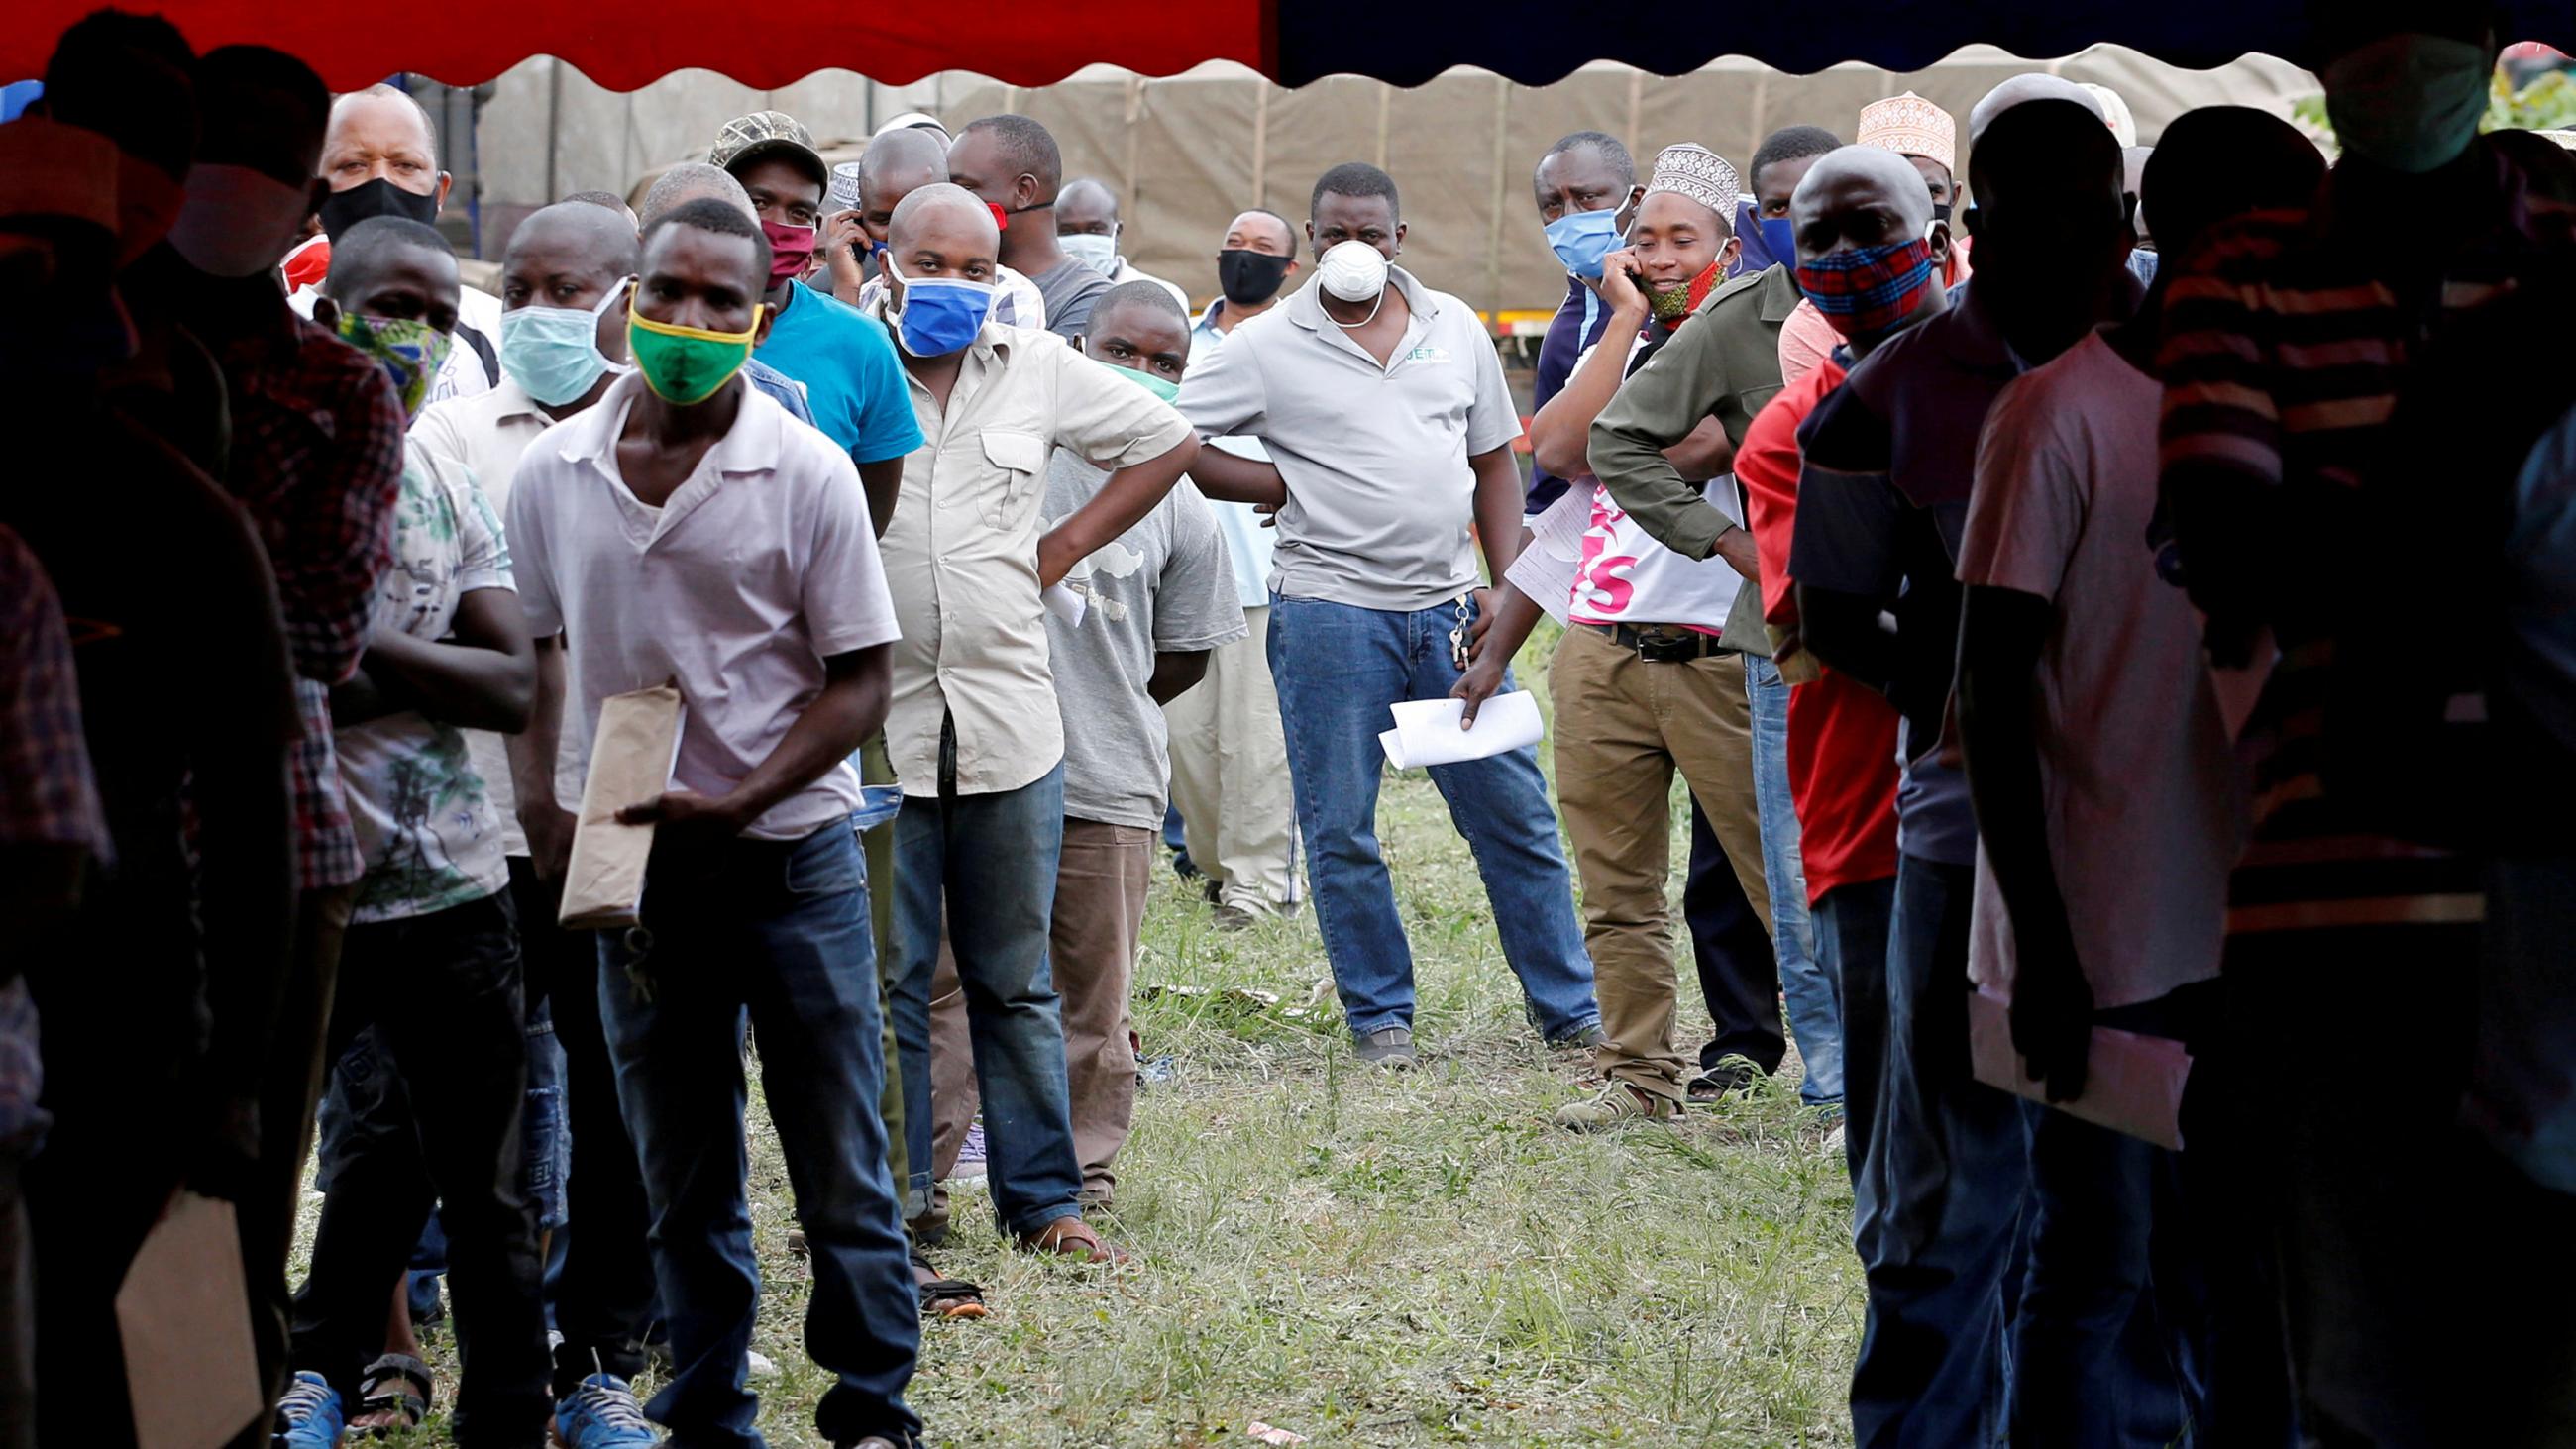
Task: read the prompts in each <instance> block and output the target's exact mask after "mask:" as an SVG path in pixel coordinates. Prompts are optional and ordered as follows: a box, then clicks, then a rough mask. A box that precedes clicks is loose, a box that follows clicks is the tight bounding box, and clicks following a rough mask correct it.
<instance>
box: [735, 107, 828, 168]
mask: <svg viewBox="0 0 2576 1449" xmlns="http://www.w3.org/2000/svg"><path fill="white" fill-rule="evenodd" d="M768 156H784V157H786V158H787V159H789V160H791V161H793V162H795V163H796V167H797V169H798V170H800V171H803V172H805V173H806V174H807V175H810V176H812V177H813V178H814V184H815V185H817V186H829V185H831V182H832V168H831V167H829V166H826V165H824V164H823V153H822V152H820V151H817V150H815V149H814V138H813V136H812V135H811V134H809V133H808V132H807V131H806V129H805V126H804V124H803V123H802V122H800V121H798V120H797V119H796V118H795V117H794V116H791V115H789V114H787V113H786V112H785V111H754V112H752V113H751V114H750V115H748V116H736V117H735V118H733V119H732V120H730V121H727V122H725V123H724V129H722V130H720V131H718V132H716V143H715V145H713V146H711V147H709V148H707V161H708V163H709V164H711V165H715V166H720V167H722V168H724V169H725V170H726V171H729V172H732V173H733V174H734V175H735V176H737V177H739V176H740V175H741V174H742V168H743V167H745V166H748V165H750V164H751V163H752V162H754V161H758V160H760V159H762V158H763V157H768Z"/></svg>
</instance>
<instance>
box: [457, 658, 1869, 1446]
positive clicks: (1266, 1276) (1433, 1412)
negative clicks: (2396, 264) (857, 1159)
mask: <svg viewBox="0 0 2576 1449" xmlns="http://www.w3.org/2000/svg"><path fill="white" fill-rule="evenodd" d="M1546 642H1547V641H1545V640H1542V641H1539V642H1538V643H1537V644H1534V645H1533V647H1532V649H1531V650H1530V651H1529V653H1528V654H1526V655H1525V656H1524V659H1523V664H1524V666H1526V667H1528V670H1529V673H1528V674H1527V675H1525V678H1524V682H1525V683H1542V684H1543V677H1544V669H1543V661H1544V658H1545V655H1544V653H1543V652H1541V651H1542V650H1543V648H1544V647H1545V644H1546ZM1530 676H1535V677H1530ZM1381 823H1382V826H1383V833H1384V838H1385V842H1386V852H1387V855H1388V858H1389V861H1390V863H1391V864H1392V867H1393V869H1394V872H1395V880H1396V890H1397V897H1398V900H1399V902H1400V904H1401V907H1402V909H1403V911H1404V915H1405V921H1406V926H1407V929H1408V931H1409V932H1410V934H1411V937H1412V941H1413V948H1414V953H1415V960H1416V972H1417V976H1418V980H1419V990H1420V997H1421V1008H1420V1012H1419V1015H1418V1016H1417V1019H1416V1030H1417V1032H1418V1033H1419V1037H1420V1040H1421V1043H1422V1046H1423V1050H1424V1060H1423V1070H1421V1071H1419V1072H1416V1073H1413V1074H1411V1075H1393V1076H1390V1075H1385V1074H1381V1073H1379V1072H1377V1071H1375V1070H1374V1069H1370V1068H1366V1067H1363V1066H1361V1065H1360V1064H1358V1063H1357V1062H1355V1061H1354V1060H1353V1058H1352V1057H1351V1055H1350V1052H1349V1047H1348V1043H1347V1039H1346V1038H1345V1036H1344V1034H1343V1032H1342V1030H1341V1021H1340V1016H1339V1012H1338V1010H1337V1009H1336V1008H1334V1007H1333V1006H1332V1005H1331V1004H1330V1001H1329V998H1327V999H1326V1003H1325V1005H1324V1007H1323V1009H1322V1010H1321V1011H1319V1012H1315V1013H1313V1014H1311V1015H1308V1016H1305V1017H1302V1018H1292V1017H1290V1016H1289V1015H1288V1014H1287V1012H1286V1010H1285V1008H1288V1007H1295V1006H1298V1005H1300V1004H1302V1003H1305V1002H1307V1001H1308V1000H1309V999H1310V997H1311V996H1312V995H1313V994H1314V992H1315V991H1316V990H1317V988H1318V986H1319V984H1320V983H1322V982H1324V981H1326V980H1327V979H1328V973H1327V971H1326V968H1325V964H1324V955H1323V949H1322V946H1321V943H1320V941H1319V940H1318V938H1317V936H1316V933H1315V928H1314V925H1313V917H1312V915H1311V914H1306V915H1301V916H1300V917H1298V918H1297V919H1295V920H1292V921H1286V922H1278V923H1271V924H1267V925H1264V926H1261V927H1259V928H1256V929H1254V930H1252V931H1248V932H1245V933H1242V934H1239V935H1228V934H1225V933H1221V932H1218V931H1215V930H1213V929H1212V928H1211V927H1210V926H1209V924H1208V919H1207V913H1206V908H1205V907H1204V906H1202V905H1200V904H1198V903H1197V901H1196V899H1195V897H1194V896H1193V895H1192V894H1191V893H1189V892H1188V891H1186V890H1184V889H1183V888H1182V887H1180V886H1179V885H1178V884H1177V883H1175V882H1173V881H1172V880H1171V878H1170V876H1169V874H1168V872H1164V873H1162V874H1163V879H1162V880H1161V882H1160V883H1159V884H1158V886H1157V889H1156V893H1155V897H1154V900H1153V904H1152V907H1151V910H1150V913H1149V915H1148V918H1147V922H1146V930H1145V953H1144V959H1143V961H1142V962H1141V963H1140V964H1139V966H1138V968H1137V984H1138V988H1139V992H1138V1002H1137V1007H1136V1022H1137V1030H1138V1031H1139V1032H1140V1033H1141V1034H1142V1036H1143V1039H1144V1043H1145V1054H1146V1055H1147V1056H1148V1057H1154V1056H1160V1055H1164V1054H1169V1055H1171V1056H1173V1057H1174V1058H1175V1059H1176V1061H1177V1064H1178V1068H1179V1072H1178V1076H1177V1078H1176V1079H1175V1080H1173V1081H1171V1082H1167V1083H1158V1084H1154V1085H1151V1086H1148V1087H1147V1088H1145V1089H1144V1091H1143V1092H1142V1094H1141V1095H1140V1098H1139V1100H1138V1103H1137V1114H1136V1133H1135V1137H1134V1138H1133V1140H1132V1141H1131V1142H1130V1143H1129V1144H1128V1146H1127V1148H1126V1150H1125V1152H1124V1153H1123V1154H1121V1156H1120V1159H1119V1179H1120V1187H1119V1203H1118V1209H1117V1211H1116V1212H1115V1213H1114V1214H1110V1215H1106V1216H1104V1217H1103V1219H1102V1227H1103V1229H1104V1231H1106V1232H1108V1233H1109V1234H1111V1235H1112V1236H1114V1237H1115V1238H1117V1239H1118V1240H1120V1241H1122V1242H1124V1243H1125V1244H1127V1245H1128V1246H1129V1247H1130V1248H1132V1249H1133V1250H1134V1251H1135V1253H1136V1255H1137V1262H1136V1263H1135V1264H1134V1265H1133V1266H1130V1267H1128V1268H1124V1269H1120V1270H1114V1271H1112V1270H1103V1269H1093V1268H1086V1267H1078V1266H1074V1265H1071V1264H1066V1263H1061V1262H1052V1261H1049V1262H1041V1261H1038V1260H1035V1259H1032V1258H1029V1257H1026V1256H1023V1255H1020V1254H1016V1253H1012V1252H1009V1251H1006V1250H1005V1249H1004V1247H1003V1246H1002V1243H1001V1241H1000V1239H999V1237H998V1236H997V1235H996V1233H995V1231H994V1229H993V1227H992V1218H991V1214H990V1211H989V1206H988V1203H987V1200H986V1199H985V1198H984V1196H983V1195H982V1193H981V1192H980V1190H978V1189H975V1188H972V1187H970V1188H968V1189H967V1190H965V1191H963V1192H961V1193H960V1194H959V1195H958V1198H957V1203H956V1213H955V1217H956V1227H955V1229H954V1230H953V1231H952V1234H951V1240H950V1243H949V1245H948V1246H947V1248H946V1249H944V1250H943V1251H942V1252H941V1254H940V1256H939V1263H940V1266H941V1268H942V1269H943V1271H946V1272H948V1273H950V1274H953V1275H955V1276H958V1277H964V1278H970V1279H973V1280H975V1281H977V1282H980V1283H981V1284H983V1285H984V1288H985V1292H986V1295H987V1298H988V1300H989V1301H990V1302H991V1304H992V1305H993V1308H994V1312H995V1316H994V1317H993V1318H991V1319H988V1320H985V1321H983V1322H981V1323H962V1324H938V1325H933V1326H931V1327H929V1328H928V1329H926V1330H925V1333H924V1340H923V1346H922V1355H921V1366H920V1372H919V1374H918V1376H917V1377H916V1378H915V1379H914V1381H913V1388H912V1393H911V1402H912V1405H913V1407H914V1408H915V1409H916V1410H917V1411H918V1412H919V1413H920V1414H921V1416H922V1418H923V1419H924V1420H925V1422H926V1423H927V1425H928V1430H929V1435H930V1438H931V1441H932V1442H933V1443H934V1444H992V1445H1013V1446H1018V1445H1033V1446H1035V1445H1049V1446H1052V1445H1065V1446H1092V1445H1234V1444H1248V1443H1250V1442H1251V1441H1249V1440H1247V1439H1246V1438H1245V1437H1244V1430H1245V1428H1246V1426H1247V1425H1248V1424H1250V1423H1251V1422H1253V1421H1255V1420H1260V1421H1264V1422H1266V1423H1269V1424H1272V1425H1276V1426H1279V1427H1282V1428H1286V1429H1290V1430H1293V1431H1295V1432H1297V1433H1301V1434H1304V1435H1307V1436H1308V1437H1309V1438H1310V1439H1311V1440H1312V1441H1313V1443H1314V1444H1316V1445H1318V1446H1324V1445H1339V1444H1350V1445H1419V1444H1452V1443H1457V1444H1494V1445H1523V1444H1531V1445H1535V1444H1635V1445H1676V1446H1684V1445H1687V1446H1728V1449H1734V1446H1759V1445H1840V1444H1847V1443H1849V1442H1850V1432H1849V1427H1848V1421H1847V1419H1846V1417H1845V1414H1844V1411H1843V1391H1844V1384H1845V1381H1846V1378H1847V1375H1848V1374H1849V1371H1850V1367H1851V1354H1852V1349H1853V1346H1854V1345H1855V1344H1856V1343H1857V1342H1858V1341H1859V1336H1860V1288H1859V1274H1858V1272H1857V1271H1856V1268H1855V1266H1854V1263H1853V1260H1852V1255H1851V1249H1850V1242H1849V1221H1850V1211H1851V1195H1850V1187H1849V1183H1848V1181H1847V1179H1846V1177H1845V1175H1844V1172H1843V1167H1842V1163H1841V1159H1840V1157H1839V1154H1834V1155H1828V1154H1826V1153H1825V1152H1824V1151H1823V1148H1822V1144H1823V1138H1824V1132H1825V1124H1823V1123H1820V1122H1818V1121H1817V1120H1816V1119H1815V1116H1814V1114H1813V1113H1810V1112H1807V1111H1804V1110H1802V1109H1801V1108H1800V1107H1799V1105H1798V1102H1797V1094H1796V1089H1795V1086H1794V1073H1793V1072H1792V1073H1784V1075H1783V1076H1782V1077H1781V1078H1779V1079H1777V1080H1775V1081H1773V1082H1771V1083H1766V1084H1764V1085H1763V1086H1762V1087H1761V1088H1760V1089H1759V1090H1758V1091H1757V1093H1756V1094H1755V1095H1754V1096H1753V1097H1752V1098H1751V1099H1750V1100H1746V1101H1741V1102H1736V1103H1731V1104H1729V1105H1728V1106H1726V1107H1724V1108H1722V1109H1718V1110H1708V1109H1697V1110H1694V1111H1693V1112H1692V1113H1691V1114H1690V1115H1689V1116H1688V1117H1687V1118H1685V1119H1684V1120H1683V1121H1681V1122H1680V1123H1679V1124H1677V1125H1675V1126H1670V1127H1666V1126H1660V1125H1657V1126H1644V1127H1636V1128H1631V1129H1630V1130H1628V1131H1626V1132H1623V1133H1619V1134H1616V1135H1611V1136H1606V1137H1593V1138H1583V1137H1575V1136H1571V1135H1569V1134H1566V1133H1562V1132H1559V1131H1557V1130H1556V1129H1554V1128H1553V1127H1551V1126H1550V1125H1549V1123H1548V1114H1549V1113H1550V1112H1551V1111H1553V1110H1554V1109H1555V1108H1556V1107H1558V1106H1560V1105H1562V1104H1564V1103H1566V1102H1570V1101H1573V1100H1576V1099H1577V1098H1578V1097H1580V1096H1581V1095H1583V1094H1584V1093H1585V1092H1586V1091H1587V1090H1589V1089H1588V1088H1587V1086H1586V1085H1585V1084H1584V1082H1583V1080H1582V1078H1583V1077H1584V1076H1585V1074H1586V1070H1587V1066H1588V1064H1587V1063H1585V1062H1584V1061H1582V1060H1581V1059H1580V1058H1578V1057H1574V1056H1567V1055H1562V1054H1556V1053H1551V1052H1549V1051H1547V1050H1546V1049H1545V1048H1543V1047H1542V1046H1541V1045H1540V1044H1539V1043H1538V1041H1537V1039H1536V1037H1535V1034H1534V1033H1533V1032H1532V1031H1531V1030H1530V1029H1529V1028H1528V1026H1527V1025H1526V1024H1525V1022H1524V1021H1523V1019H1522V1016H1521V1003H1520V995H1519V990H1518V988H1517V986H1516V985H1515V983H1514V982H1513V979H1512V977H1511V974H1510V971H1509V970H1508V968H1507V967H1506V966H1505V965H1504V962H1503V958H1502V952H1501V949H1500V947H1499V945H1498V944H1497V943H1496V940H1495V936H1494V931H1493V927H1492V924H1491V922H1490V919H1489V917H1488V913H1487V910H1486V906H1485V900H1484V893H1483V890H1482V889H1481V887H1480V886H1479V884H1478V882H1477V879H1476V875H1475V871H1474V868H1473V865H1472V863H1471V862H1470V860H1469V857H1468V854H1467V850H1466V847H1465V845H1464V844H1463V843H1462V842H1461V841H1460V840H1459V838H1458V837H1457V835H1456V833H1455V832H1454V831H1453V830H1451V829H1450V827H1449V824H1448V820H1447V815H1446V812H1445V811H1444V809H1443V808H1442V806H1441V803H1440V799H1439V796H1438V794H1437V793H1436V792H1435V791H1434V790H1433V789H1432V787H1431V785H1430V782H1429V780H1428V779H1427V777H1425V776H1422V775H1420V774H1418V773H1416V774H1411V775H1407V776H1402V777H1396V778H1391V779H1390V780H1389V781H1388V782H1387V789H1386V794H1385V802H1384V805H1383V808H1382V813H1381ZM1684 838H1686V837H1684ZM1680 843H1681V841H1680V839H1677V841H1676V854H1677V855H1679V854H1680V849H1679V846H1680ZM1677 884H1678V882H1677ZM1676 954H1677V960H1680V961H1681V968H1682V969H1683V970H1684V971H1687V961H1686V960H1683V959H1682V958H1681V957H1680V955H1679V952H1678V951H1677V953H1676ZM1163 985H1183V986H1199V987H1216V988H1226V987H1251V988H1256V989H1259V990H1264V991H1270V992H1275V993H1277V994H1278V995H1279V996H1280V998H1281V999H1282V1001H1281V1007H1280V1008H1277V1009H1267V1010H1265V1009H1261V1008H1259V1007H1258V1006H1255V1005H1252V1004H1249V1003H1246V1002H1243V1001H1241V1000H1239V999H1237V998H1233V997H1229V996H1225V995H1222V994H1216V995H1199V996H1187V995H1172V994H1164V995H1157V994H1155V993H1154V992H1152V990H1151V988H1153V987H1155V986H1163ZM1683 994H1684V1016H1683V1031H1684V1033H1685V1036H1684V1044H1685V1049H1686V1051H1688V1050H1695V1048H1696V1044H1697V1043H1698V1042H1699V1041H1702V1040H1705V1038H1706V1032H1707V1018H1706V1015H1705V1013H1704V1011H1702V1009H1701V1007H1700V1004H1699V1002H1698V1000H1697V996H1698V992H1697V990H1696V989H1695V987H1688V988H1686V989H1685V990H1684V993H1683ZM752 1179H753V1180H752V1195H753V1207H752V1214H753V1217H752V1223H753V1236H754V1241H755V1244H756V1246H757V1249H758V1251H759V1254H760V1258H761V1266H762V1269H763V1271H764V1274H765V1276H766V1279H767V1284H768V1292H767V1296H766V1298H765V1300H764V1303H763V1307H762V1311H761V1320H760V1326H759V1333H758V1339H757V1346H758V1348H759V1350H760V1352H762V1353H763V1354H765V1355H767V1356H768V1357H769V1358H770V1359H772V1360H774V1361H775V1362H776V1363H777V1364H778V1366H779V1370H780V1371H779V1374H778V1376H777V1377H776V1378H772V1379H768V1380H764V1381H760V1382H757V1383H755V1385H754V1387H755V1388H757V1389H758V1390H759V1391H760V1392H761V1394H762V1396H763V1400H764V1406H763V1411H762V1418H761V1424H762V1429H763V1432H764V1433H765V1434H766V1435H767V1436H768V1439H769V1442H770V1443H771V1444H772V1445H775V1446H781V1449H786V1446H797V1449H805V1446H821V1445H823V1441H822V1440H821V1439H819V1438H817V1437H816V1435H815V1434H814V1431H813V1427H812V1409H813V1404H814V1401H815V1399H816V1398H817V1397H818V1396H819V1395H820V1393H821V1392H822V1390H823V1388H824V1387H825V1385H826V1383H827V1380H826V1378H825V1377H824V1376H823V1375H822V1373H821V1372H820V1371H819V1370H817V1369H815V1368H814V1367H813V1365H812V1364H811V1363H810V1362H809V1361H807V1360H806V1359H805V1357H804V1354H803V1351H802V1347H801V1341H802V1340H801V1334H800V1331H799V1330H800V1325H801V1322H802V1315H803V1312H804V1305H805V1296H806V1287H807V1284H806V1272H805V1267H804V1265H803V1263H801V1262H800V1261H798V1260H797V1259H795V1258H793V1257H791V1256H790V1255H789V1254H788V1252H787V1249H786V1234H787V1230H788V1229H789V1228H790V1227H791V1226H793V1223H794V1217H793V1208H792V1204H791V1203H790V1201H789V1196H788V1192H787V1187H786V1174H785V1171H784V1168H783V1167H782V1165H781V1163H780V1159H779V1154H778V1146H777V1139H776V1136H775V1134H774V1133H772V1132H771V1130H770V1128H769V1124H768V1121H767V1119H766V1116H765V1114H762V1113H760V1112H757V1111H755V1112H754V1114H753V1122H752ZM432 1352H433V1354H434V1355H435V1356H438V1357H442V1358H446V1359H448V1360H450V1361H451V1363H452V1358H453V1350H452V1344H450V1343H448V1342H447V1341H445V1340H443V1339H442V1340H440V1341H437V1342H434V1343H433V1345H432ZM452 1387H453V1386H452V1384H448V1385H442V1390H441V1394H442V1398H444V1397H445V1396H446V1394H447V1393H448V1392H450V1391H451V1390H452ZM641 1387H643V1389H644V1391H645V1392H647V1393H649V1392H650V1391H651V1386H650V1384H649V1383H648V1384H646V1385H643V1386H641ZM433 1427H435V1426H433ZM414 1442H420V1443H427V1442H435V1441H434V1440H433V1439H432V1437H431V1435H430V1434H429V1433H427V1432H424V1433H423V1434H421V1435H418V1436H414Z"/></svg>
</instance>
